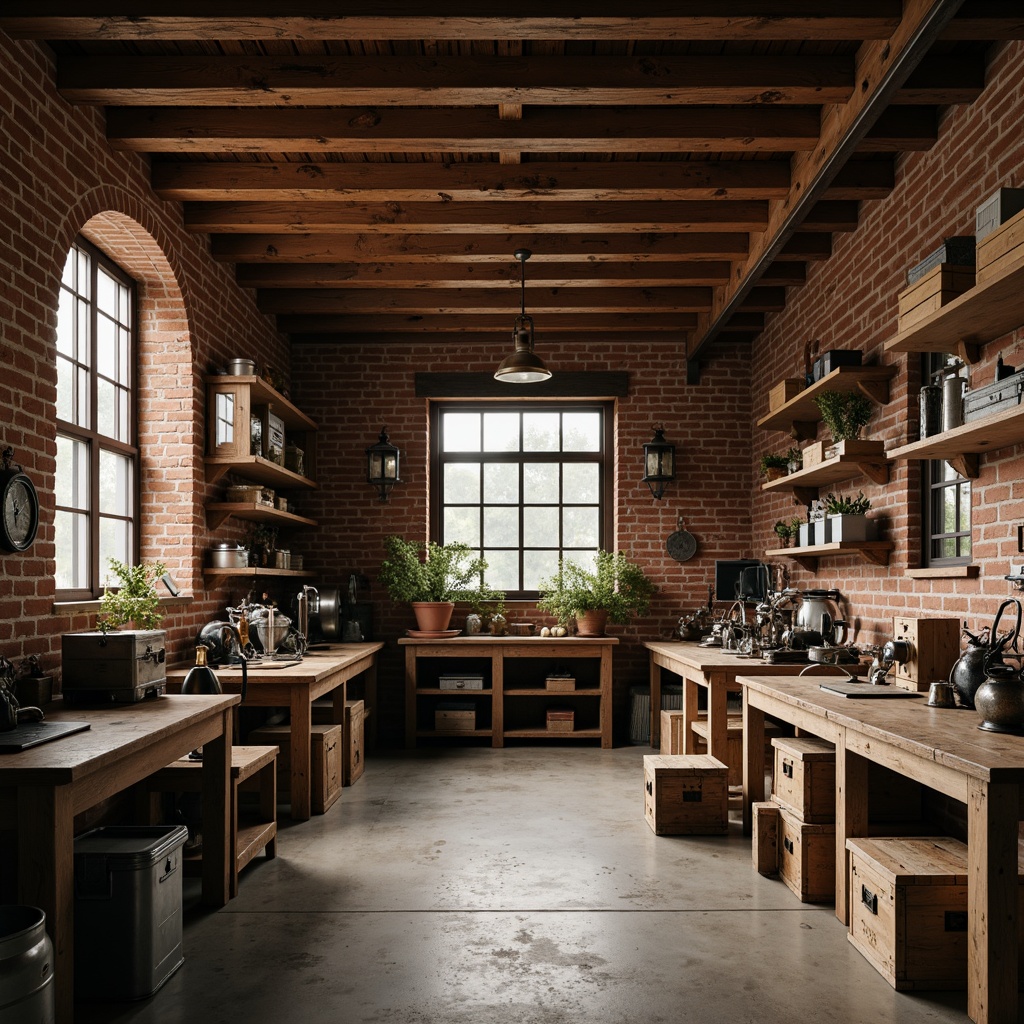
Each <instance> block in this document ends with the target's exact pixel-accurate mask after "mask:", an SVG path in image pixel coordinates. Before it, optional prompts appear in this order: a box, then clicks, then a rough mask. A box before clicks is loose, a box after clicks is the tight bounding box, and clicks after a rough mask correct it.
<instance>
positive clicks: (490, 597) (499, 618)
mask: <svg viewBox="0 0 1024 1024" xmlns="http://www.w3.org/2000/svg"><path fill="white" fill-rule="evenodd" d="M466 602H467V603H468V604H469V614H468V615H467V616H466V632H467V633H468V634H470V635H473V636H476V635H484V636H487V635H489V634H491V633H493V634H494V635H496V636H501V635H502V633H503V632H504V627H505V595H504V593H503V592H502V591H500V590H492V589H491V588H490V587H489V586H488V585H487V584H486V583H481V584H480V587H479V589H478V590H475V591H473V592H472V593H470V594H469V595H468V596H467V597H466Z"/></svg>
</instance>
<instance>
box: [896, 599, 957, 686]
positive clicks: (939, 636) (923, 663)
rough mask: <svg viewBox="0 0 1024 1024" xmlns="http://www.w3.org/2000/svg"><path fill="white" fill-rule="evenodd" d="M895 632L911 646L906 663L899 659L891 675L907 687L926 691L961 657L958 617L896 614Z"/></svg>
mask: <svg viewBox="0 0 1024 1024" xmlns="http://www.w3.org/2000/svg"><path fill="white" fill-rule="evenodd" d="M892 635H893V638H894V639H896V640H903V641H905V642H906V643H907V645H908V646H909V648H910V656H909V658H908V659H907V661H906V662H904V663H900V662H897V663H896V665H894V666H893V670H892V672H891V673H890V675H889V678H890V679H892V681H893V682H894V683H895V684H896V685H897V686H899V687H902V688H903V689H904V690H927V689H928V687H929V686H930V685H931V684H932V683H933V682H935V681H936V680H939V679H948V678H949V671H950V669H951V668H952V667H953V664H954V663H955V662H956V660H957V658H959V657H960V620H959V619H914V618H909V617H907V616H904V615H896V616H894V617H893V620H892Z"/></svg>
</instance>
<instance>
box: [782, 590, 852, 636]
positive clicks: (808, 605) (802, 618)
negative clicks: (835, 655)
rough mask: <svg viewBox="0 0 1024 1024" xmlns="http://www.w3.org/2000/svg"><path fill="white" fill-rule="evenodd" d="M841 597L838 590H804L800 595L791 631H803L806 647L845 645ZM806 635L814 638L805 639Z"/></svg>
mask: <svg viewBox="0 0 1024 1024" xmlns="http://www.w3.org/2000/svg"><path fill="white" fill-rule="evenodd" d="M841 601H842V595H841V594H840V593H839V591H838V590H805V591H803V592H802V593H801V595H800V606H799V607H798V608H797V610H796V618H795V619H794V622H793V631H794V633H797V632H798V631H800V630H802V631H804V636H805V638H806V639H807V640H808V643H807V645H806V646H809V647H810V646H816V645H817V644H822V643H830V644H836V645H839V644H844V643H846V622H845V621H844V619H843V617H842V615H841V613H840V611H839V603H840V602H841ZM807 633H812V634H816V637H807V636H806V634H807Z"/></svg>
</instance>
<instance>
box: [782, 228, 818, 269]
mask: <svg viewBox="0 0 1024 1024" xmlns="http://www.w3.org/2000/svg"><path fill="white" fill-rule="evenodd" d="M831 255H832V235H831V234H823V233H821V232H813V231H798V232H797V233H796V234H795V235H794V236H793V237H792V238H790V239H789V241H788V242H786V244H785V245H784V246H783V247H782V248H781V249H780V250H779V251H778V253H777V254H776V256H775V259H776V260H777V261H781V262H783V263H786V262H789V261H790V260H798V261H803V260H807V261H808V262H811V263H814V262H818V261H820V260H827V259H828V258H829V257H830V256H831Z"/></svg>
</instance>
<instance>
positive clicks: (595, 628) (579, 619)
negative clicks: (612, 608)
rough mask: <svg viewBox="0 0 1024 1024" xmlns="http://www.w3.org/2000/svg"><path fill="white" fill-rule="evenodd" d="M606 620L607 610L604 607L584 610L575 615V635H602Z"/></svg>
mask: <svg viewBox="0 0 1024 1024" xmlns="http://www.w3.org/2000/svg"><path fill="white" fill-rule="evenodd" d="M607 622H608V612H607V611H606V610H605V609H604V608H597V609H595V610H593V611H589V612H584V613H583V614H582V615H577V616H576V635H577V636H604V627H605V625H606V624H607Z"/></svg>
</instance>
